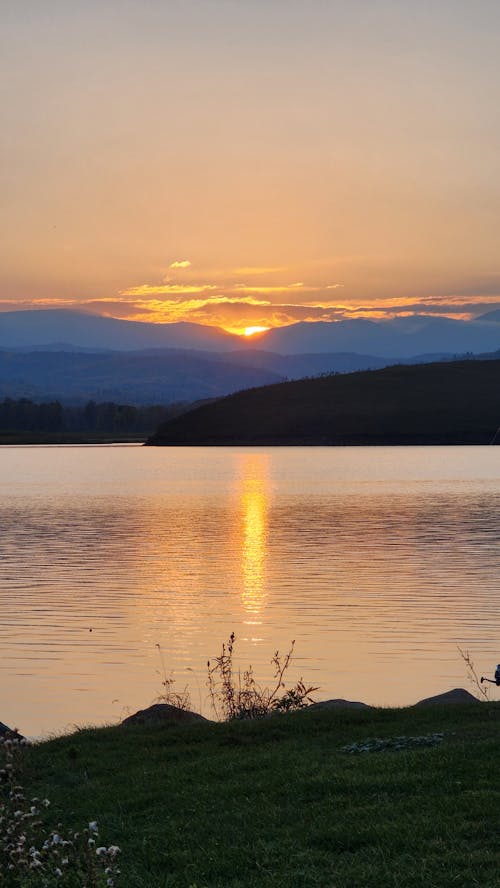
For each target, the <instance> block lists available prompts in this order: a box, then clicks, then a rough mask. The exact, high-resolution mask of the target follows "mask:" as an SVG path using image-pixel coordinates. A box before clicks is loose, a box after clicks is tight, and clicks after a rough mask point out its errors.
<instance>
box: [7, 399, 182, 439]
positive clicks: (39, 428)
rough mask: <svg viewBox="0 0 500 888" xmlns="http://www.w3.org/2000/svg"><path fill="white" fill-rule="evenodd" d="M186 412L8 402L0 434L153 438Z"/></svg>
mask: <svg viewBox="0 0 500 888" xmlns="http://www.w3.org/2000/svg"><path fill="white" fill-rule="evenodd" d="M184 409H185V405H182V404H169V405H168V406H162V405H155V406H152V407H133V406H130V405H128V404H115V403H113V402H104V403H99V402H96V401H88V402H87V403H86V404H85V405H82V406H67V405H63V404H61V402H60V401H50V402H47V403H43V404H37V403H35V402H34V401H30V400H28V399H27V398H20V399H19V400H14V399H12V398H4V400H3V401H0V431H2V432H67V433H72V432H74V433H80V432H82V433H83V432H87V433H98V432H102V433H105V434H114V435H115V434H116V435H138V436H139V435H150V434H151V433H152V432H154V430H155V429H156V428H157V427H158V426H159V425H160V424H161V423H162V422H165V421H166V420H168V419H170V418H172V417H173V416H177V415H178V414H179V413H182V412H183V410H184Z"/></svg>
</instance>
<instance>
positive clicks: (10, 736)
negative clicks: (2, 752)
mask: <svg viewBox="0 0 500 888" xmlns="http://www.w3.org/2000/svg"><path fill="white" fill-rule="evenodd" d="M25 739H26V738H25V737H23V735H22V734H20V733H19V732H18V731H16V730H15V728H9V727H7V725H4V723H3V722H0V741H1V740H25Z"/></svg>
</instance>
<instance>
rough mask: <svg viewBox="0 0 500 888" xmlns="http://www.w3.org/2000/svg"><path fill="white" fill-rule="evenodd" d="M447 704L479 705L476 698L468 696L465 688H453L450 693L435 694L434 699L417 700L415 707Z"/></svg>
mask: <svg viewBox="0 0 500 888" xmlns="http://www.w3.org/2000/svg"><path fill="white" fill-rule="evenodd" d="M443 703H444V704H447V703H480V700H478V699H477V697H474V696H473V695H472V694H469V691H466V690H465V688H453V690H452V691H446V692H445V693H444V694H437V695H436V696H435V697H426V698H425V699H424V700H419V701H418V703H415V704H414V705H415V706H441V705H442V704H443Z"/></svg>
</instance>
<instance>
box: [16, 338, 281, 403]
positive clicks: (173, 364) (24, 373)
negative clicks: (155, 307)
mask: <svg viewBox="0 0 500 888" xmlns="http://www.w3.org/2000/svg"><path fill="white" fill-rule="evenodd" d="M218 358H219V356H218V355H215V356H212V355H211V354H209V353H207V352H182V351H181V352H177V351H166V350H165V351H161V352H160V353H151V354H150V353H147V352H146V353H142V352H109V353H108V352H104V353H98V354H92V353H87V352H76V353H70V352H58V351H53V352H52V351H49V352H48V351H39V352H24V351H20V352H12V351H4V350H0V398H3V397H10V398H21V397H25V398H30V399H32V400H35V401H43V400H51V399H57V400H60V401H62V402H64V403H71V404H76V403H82V402H85V401H88V400H91V399H92V400H96V401H117V402H121V403H127V404H133V405H141V404H168V403H171V402H173V401H195V400H198V399H200V398H213V397H220V396H221V395H225V394H228V393H229V392H234V391H238V390H239V389H243V388H248V387H249V386H255V385H265V384H267V383H270V382H276V381H279V380H280V379H282V378H283V376H282V374H279V373H276V372H274V371H273V370H266V369H261V368H260V367H253V366H240V365H239V364H238V363H237V362H236V361H235V360H233V361H232V362H229V363H224V362H222V361H221V360H218Z"/></svg>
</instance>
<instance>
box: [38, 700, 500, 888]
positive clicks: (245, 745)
mask: <svg viewBox="0 0 500 888" xmlns="http://www.w3.org/2000/svg"><path fill="white" fill-rule="evenodd" d="M499 728H500V704H488V703H484V704H482V705H480V706H479V705H478V706H473V705H472V706H471V705H469V706H442V707H435V706H430V707H425V708H420V709H404V710H388V709H387V710H373V711H353V710H335V711H332V710H330V711H319V710H316V711H310V712H307V711H305V712H299V713H295V714H292V715H283V716H277V717H274V718H271V719H267V720H263V721H258V722H257V721H256V722H233V723H228V724H210V723H207V724H204V723H203V724H194V725H190V726H185V727H174V726H167V727H158V728H156V727H154V728H151V727H150V728H144V727H142V728H140V727H133V728H132V727H130V728H106V729H98V730H88V731H87V730H86V731H79V732H77V733H76V734H73V735H72V736H69V737H62V738H59V739H56V740H53V741H51V742H48V743H43V744H41V745H39V746H37V747H34V748H33V749H31V750H28V751H27V756H28V758H27V765H26V773H25V784H26V787H27V788H28V791H29V792H30V793H31V792H33V794H35V793H36V794H37V795H40V796H45V795H47V796H48V797H49V798H50V799H51V801H52V806H51V809H50V812H51V813H50V818H51V822H52V823H56V822H57V821H58V820H61V821H62V822H63V823H64V825H65V826H66V825H67V826H68V827H69V826H74V827H77V826H79V825H81V824H82V823H86V822H88V821H89V820H94V819H97V820H98V821H99V824H100V827H101V837H102V841H103V842H104V843H107V842H114V843H117V844H118V845H120V846H121V848H122V851H123V853H122V859H121V867H122V873H123V875H122V880H121V883H120V884H121V885H122V886H123V888H132V886H134V888H136V886H137V888H139V886H141V888H146V886H148V888H157V886H158V888H159V886H162V888H166V886H179V888H189V886H194V885H196V886H197V888H215V886H217V888H250V886H251V888H257V886H259V888H281V886H282V888H285V886H286V888H302V886H303V888H309V886H321V888H353V886H357V888H361V886H363V888H369V886H370V888H371V886H377V888H387V886H408V888H413V886H426V888H430V886H443V888H444V886H446V888H448V886H450V885H458V886H472V885H481V886H489V888H491V886H500V866H499V862H498V841H499V840H498V826H499V820H500V787H499V780H498V775H497V767H496V763H497V760H498V733H499ZM434 732H444V737H443V740H442V742H441V743H439V744H438V745H436V746H429V747H427V746H426V747H423V748H414V749H412V748H409V749H407V748H403V749H392V750H391V749H388V750H385V751H379V752H372V753H362V754H347V753H345V752H342V751H340V750H341V747H343V746H345V745H347V744H352V743H354V742H360V741H363V740H366V739H367V738H369V737H383V738H389V737H395V736H401V735H405V736H412V737H413V736H416V735H429V734H432V733H434Z"/></svg>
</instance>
